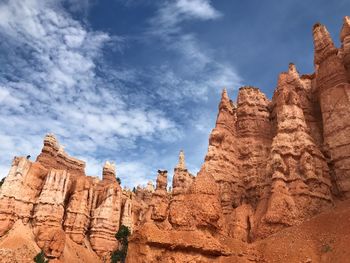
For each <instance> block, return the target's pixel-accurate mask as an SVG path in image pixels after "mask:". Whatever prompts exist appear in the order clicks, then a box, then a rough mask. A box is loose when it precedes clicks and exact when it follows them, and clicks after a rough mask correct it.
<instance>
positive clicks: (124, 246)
mask: <svg viewBox="0 0 350 263" xmlns="http://www.w3.org/2000/svg"><path fill="white" fill-rule="evenodd" d="M129 236H130V229H129V228H128V227H127V226H124V225H121V226H120V228H119V230H118V232H117V233H116V234H115V238H116V239H117V240H118V241H119V243H120V246H119V249H118V250H115V251H113V253H112V255H111V262H112V263H118V262H121V263H124V262H125V259H126V254H127V253H128V237H129Z"/></svg>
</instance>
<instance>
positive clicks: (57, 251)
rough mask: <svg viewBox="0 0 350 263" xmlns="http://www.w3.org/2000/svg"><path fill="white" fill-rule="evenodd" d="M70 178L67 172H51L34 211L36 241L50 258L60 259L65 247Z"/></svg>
mask: <svg viewBox="0 0 350 263" xmlns="http://www.w3.org/2000/svg"><path fill="white" fill-rule="evenodd" d="M69 177H70V174H69V173H67V171H65V170H55V169H52V170H50V172H49V173H48V175H47V177H46V181H45V184H44V187H43V189H42V191H41V193H40V196H39V198H38V200H37V203H36V206H35V209H34V218H33V226H34V234H35V240H36V242H37V244H38V246H39V247H40V248H41V249H42V250H43V251H44V252H45V255H46V256H48V257H53V258H58V257H60V255H61V254H62V252H63V249H64V246H65V233H64V231H63V229H62V223H63V215H64V201H65V198H66V193H67V190H68V184H69Z"/></svg>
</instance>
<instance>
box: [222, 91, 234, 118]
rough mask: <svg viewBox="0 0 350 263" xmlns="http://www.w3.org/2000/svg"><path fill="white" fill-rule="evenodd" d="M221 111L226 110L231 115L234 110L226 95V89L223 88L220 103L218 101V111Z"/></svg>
mask: <svg viewBox="0 0 350 263" xmlns="http://www.w3.org/2000/svg"><path fill="white" fill-rule="evenodd" d="M223 109H226V110H228V111H229V112H231V113H232V112H233V109H234V105H233V104H232V102H231V100H230V98H229V96H228V95H227V90H226V88H224V89H223V90H222V94H221V101H220V104H219V110H223Z"/></svg>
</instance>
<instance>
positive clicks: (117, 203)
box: [0, 134, 132, 259]
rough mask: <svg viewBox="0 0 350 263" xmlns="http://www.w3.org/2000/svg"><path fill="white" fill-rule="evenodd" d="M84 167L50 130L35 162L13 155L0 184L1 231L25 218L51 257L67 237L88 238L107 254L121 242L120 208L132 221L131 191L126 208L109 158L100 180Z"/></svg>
mask: <svg viewBox="0 0 350 263" xmlns="http://www.w3.org/2000/svg"><path fill="white" fill-rule="evenodd" d="M84 167H85V163H84V162H82V161H80V160H77V159H75V158H72V157H70V156H69V155H68V154H67V153H66V152H65V151H64V150H63V147H61V146H60V145H59V143H58V141H57V139H56V138H55V137H54V136H53V135H52V134H48V135H47V136H46V137H45V139H44V147H43V150H42V152H41V154H40V155H39V156H38V158H37V161H36V162H31V161H29V160H28V159H26V158H24V157H15V158H14V160H13V164H12V167H11V170H10V172H9V174H8V176H7V177H6V180H5V182H4V184H3V185H2V187H1V189H0V215H1V216H0V235H1V236H3V235H4V234H6V233H7V232H8V231H10V230H11V228H12V226H13V224H14V223H15V222H16V221H18V220H21V221H22V222H23V223H24V224H26V225H28V227H29V228H30V229H32V231H33V234H34V237H35V242H36V243H37V245H38V246H39V248H41V249H42V250H43V251H44V253H45V255H46V256H47V257H49V258H52V259H53V258H58V259H59V258H62V256H63V255H62V253H63V251H64V249H65V246H66V245H65V243H66V239H67V238H69V240H72V241H74V242H75V243H77V244H79V245H84V246H85V245H86V242H88V243H89V246H91V247H92V249H93V250H94V251H95V253H97V254H98V255H99V256H100V257H101V258H103V257H108V255H109V253H110V252H111V251H113V250H114V249H115V248H116V247H117V246H118V244H117V242H116V239H115V233H116V232H117V231H118V229H119V227H120V223H121V222H120V221H121V216H122V214H124V217H123V221H124V223H125V224H126V225H129V226H130V227H132V222H131V215H130V213H131V212H130V211H131V197H130V196H127V198H124V203H127V204H129V205H127V206H126V207H127V211H125V212H124V213H123V211H122V202H123V201H122V189H121V187H120V185H119V183H118V182H117V180H116V174H115V165H114V164H112V163H109V162H106V164H105V166H104V167H103V174H102V180H99V179H98V178H94V177H89V176H85V172H84ZM127 215H130V216H129V219H128V217H127ZM69 240H68V241H69Z"/></svg>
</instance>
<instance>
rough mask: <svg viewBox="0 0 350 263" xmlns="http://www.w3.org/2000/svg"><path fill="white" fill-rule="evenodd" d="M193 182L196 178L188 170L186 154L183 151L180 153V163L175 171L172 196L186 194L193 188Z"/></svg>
mask: <svg viewBox="0 0 350 263" xmlns="http://www.w3.org/2000/svg"><path fill="white" fill-rule="evenodd" d="M193 180H194V176H193V175H192V174H190V173H189V172H188V171H187V169H186V164H185V154H184V152H183V151H180V154H179V163H178V164H177V165H176V167H175V169H174V176H173V186H172V194H173V195H177V194H181V193H186V192H187V191H188V190H189V188H190V187H191V185H192V183H193Z"/></svg>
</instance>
